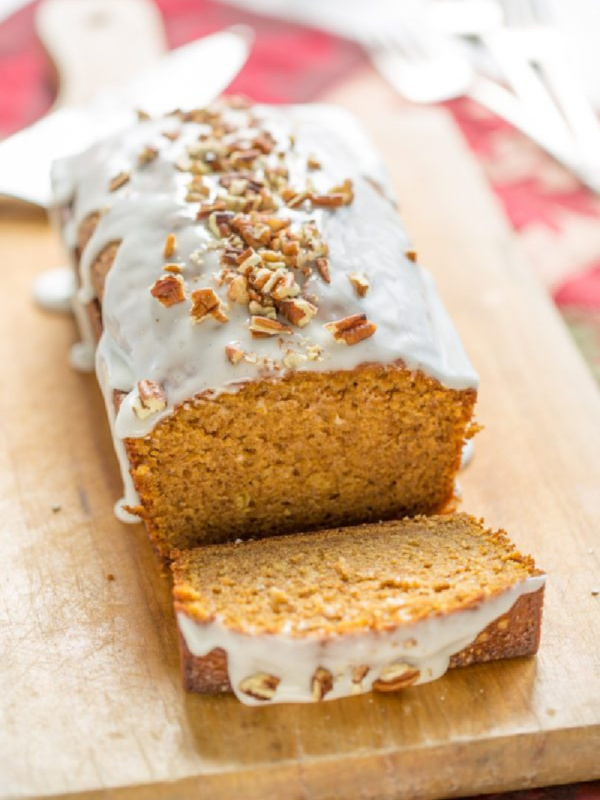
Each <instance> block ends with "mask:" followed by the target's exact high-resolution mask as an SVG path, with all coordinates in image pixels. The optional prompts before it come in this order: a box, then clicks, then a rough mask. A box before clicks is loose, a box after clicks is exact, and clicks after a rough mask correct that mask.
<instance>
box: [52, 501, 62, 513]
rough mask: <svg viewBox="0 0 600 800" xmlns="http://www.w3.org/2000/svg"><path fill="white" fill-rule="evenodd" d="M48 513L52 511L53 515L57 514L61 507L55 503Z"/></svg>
mask: <svg viewBox="0 0 600 800" xmlns="http://www.w3.org/2000/svg"><path fill="white" fill-rule="evenodd" d="M50 511H52V513H53V514H58V512H59V511H62V506H60V505H58V503H55V504H54V505H53V506H50Z"/></svg>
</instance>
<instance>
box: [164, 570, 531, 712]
mask: <svg viewBox="0 0 600 800" xmlns="http://www.w3.org/2000/svg"><path fill="white" fill-rule="evenodd" d="M544 583H545V576H543V575H540V576H535V577H529V578H527V579H526V580H524V581H522V582H520V583H517V584H515V585H514V586H512V587H510V588H509V589H507V590H505V591H504V592H501V593H500V594H497V595H495V596H491V597H486V598H485V599H484V600H482V601H481V602H480V603H479V604H478V605H477V606H475V607H473V608H470V609H461V610H457V611H454V612H452V613H450V614H446V615H443V616H430V617H427V618H425V619H423V620H419V621H418V622H412V623H410V622H406V623H404V624H399V625H398V627H397V628H395V629H393V630H390V631H384V632H374V631H367V632H365V633H363V634H360V635H358V634H353V635H345V636H342V635H340V636H338V637H331V638H328V639H323V638H317V637H315V636H305V637H300V636H296V637H294V636H286V635H285V634H277V635H274V634H265V633H263V634H254V635H248V634H244V633H240V632H238V631H234V630H231V629H230V628H227V627H225V626H224V625H223V623H222V622H220V621H219V620H218V619H215V620H213V621H211V622H207V623H200V622H198V621H196V620H194V619H193V618H192V617H190V616H188V615H187V614H185V613H184V612H182V611H179V612H178V614H177V620H178V624H179V628H180V630H181V633H182V635H183V637H184V640H185V642H186V644H187V646H188V648H189V650H190V652H191V653H192V654H193V655H195V656H199V657H202V656H206V655H208V653H210V652H211V651H212V650H214V649H216V648H222V649H223V650H224V651H225V652H226V654H227V668H228V674H229V680H230V683H231V686H232V688H233V691H234V692H235V694H236V696H237V698H238V700H240V701H241V702H242V703H245V704H246V705H264V704H265V701H263V700H257V699H255V698H253V697H251V696H249V695H248V694H245V693H244V692H242V691H240V688H239V687H240V684H241V682H242V681H243V680H244V679H246V678H248V677H250V676H252V675H256V674H257V673H267V674H269V675H273V676H275V677H277V678H279V679H280V683H279V685H278V687H277V690H276V693H275V696H274V697H273V699H272V700H270V701H267V702H271V703H307V702H311V701H313V696H312V691H311V682H312V677H313V675H314V674H315V671H316V670H317V669H318V668H319V667H321V668H323V669H327V670H329V672H330V673H331V674H332V676H333V677H334V685H333V689H332V690H331V691H330V692H329V693H328V694H327V695H326V696H325V698H324V699H326V700H335V699H337V698H340V697H348V696H350V695H353V694H362V693H365V692H369V691H371V689H372V686H373V682H374V681H375V680H377V678H378V677H379V675H380V674H381V671H382V670H383V669H384V668H385V667H388V666H390V665H392V664H395V663H398V662H401V663H405V664H408V665H410V666H413V667H415V668H416V669H419V670H420V676H419V678H418V680H417V683H428V682H429V681H433V680H436V679H437V678H439V677H441V676H442V675H443V674H444V673H445V672H446V670H447V669H448V664H449V662H450V658H451V656H453V655H454V654H455V653H458V652H460V651H461V650H463V649H464V648H465V647H467V646H468V645H470V644H472V642H473V641H474V640H475V639H476V638H477V636H478V635H479V634H480V633H481V632H482V631H483V630H484V629H485V628H486V627H487V626H488V625H489V624H490V623H491V622H493V621H494V620H496V619H498V618H499V617H501V616H502V615H503V614H506V613H507V612H508V611H509V610H510V609H511V608H512V606H513V605H514V604H515V602H516V601H517V600H518V598H519V597H521V595H524V594H528V593H531V592H535V591H537V590H538V589H540V588H541V587H542V586H543V585H544ZM415 642H416V644H415ZM363 665H367V666H369V668H370V669H369V672H368V673H367V675H366V676H365V678H364V679H363V680H362V682H361V684H359V685H357V684H354V683H353V682H352V669H353V668H354V667H359V666H363Z"/></svg>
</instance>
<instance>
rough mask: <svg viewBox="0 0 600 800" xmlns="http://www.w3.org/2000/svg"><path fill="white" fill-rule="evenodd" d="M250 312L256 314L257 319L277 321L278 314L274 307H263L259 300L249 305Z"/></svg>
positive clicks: (251, 301) (252, 301)
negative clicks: (264, 318) (263, 318)
mask: <svg viewBox="0 0 600 800" xmlns="http://www.w3.org/2000/svg"><path fill="white" fill-rule="evenodd" d="M248 310H249V311H250V313H251V314H255V315H256V316H257V317H268V318H269V319H277V312H276V311H275V307H274V306H270V305H266V304H265V305H263V304H262V303H259V302H258V300H250V302H249V303H248Z"/></svg>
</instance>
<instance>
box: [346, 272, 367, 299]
mask: <svg viewBox="0 0 600 800" xmlns="http://www.w3.org/2000/svg"><path fill="white" fill-rule="evenodd" d="M348 279H349V280H350V283H351V284H352V286H354V288H355V289H356V294H357V295H358V296H359V297H364V296H365V295H366V293H367V292H368V291H369V286H370V285H371V284H370V283H369V279H368V278H367V277H366V276H365V275H360V274H359V273H358V272H350V273H348Z"/></svg>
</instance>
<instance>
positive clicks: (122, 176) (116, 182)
mask: <svg viewBox="0 0 600 800" xmlns="http://www.w3.org/2000/svg"><path fill="white" fill-rule="evenodd" d="M130 177H131V175H130V174H129V172H119V173H118V175H115V177H114V178H111V181H110V183H109V184H108V191H109V192H116V191H117V189H120V188H121V186H125V184H126V183H128V181H129V178H130Z"/></svg>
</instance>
